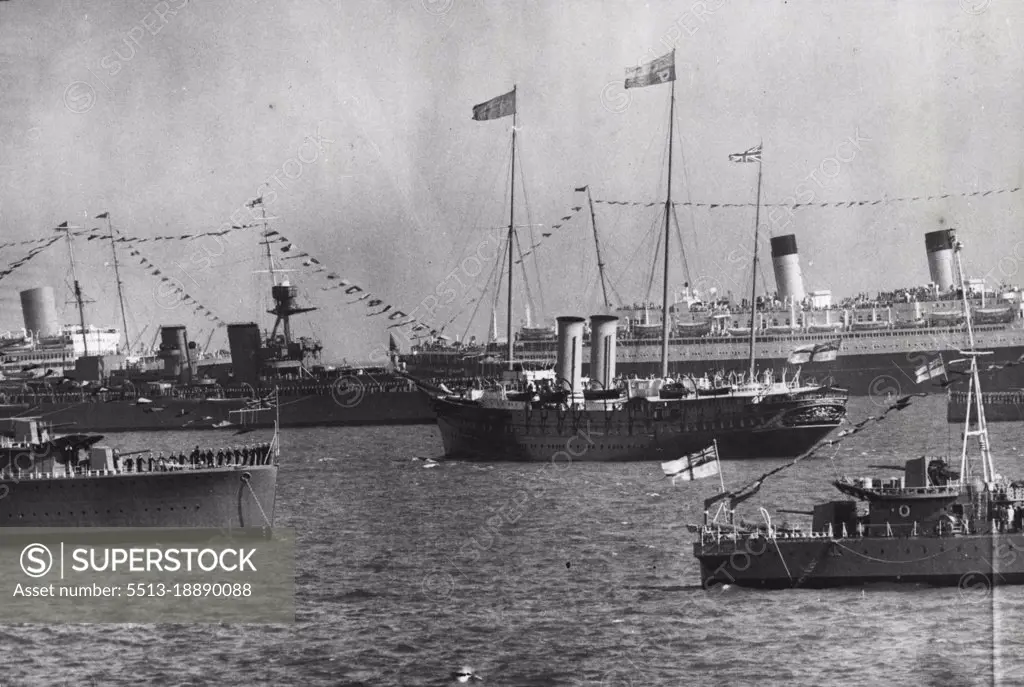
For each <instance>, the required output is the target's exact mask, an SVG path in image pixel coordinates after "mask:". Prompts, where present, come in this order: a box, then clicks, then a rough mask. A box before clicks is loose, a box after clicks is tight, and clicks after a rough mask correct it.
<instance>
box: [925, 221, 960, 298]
mask: <svg viewBox="0 0 1024 687" xmlns="http://www.w3.org/2000/svg"><path fill="white" fill-rule="evenodd" d="M924 249H925V251H927V253H928V274H929V275H931V279H932V282H934V283H936V284H938V285H939V291H949V289H950V288H952V286H953V283H954V281H953V230H952V229H939V230H938V231H930V232H928V233H927V234H925V235H924Z"/></svg>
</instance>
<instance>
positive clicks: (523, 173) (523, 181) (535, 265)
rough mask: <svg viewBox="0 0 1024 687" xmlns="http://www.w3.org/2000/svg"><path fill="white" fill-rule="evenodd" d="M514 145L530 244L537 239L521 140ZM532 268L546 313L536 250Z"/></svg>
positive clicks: (542, 308) (541, 305) (543, 310)
mask: <svg viewBox="0 0 1024 687" xmlns="http://www.w3.org/2000/svg"><path fill="white" fill-rule="evenodd" d="M520 138H521V137H520ZM516 145H517V146H518V152H519V155H518V156H517V159H518V160H519V188H520V190H521V191H522V193H523V205H525V206H526V224H527V227H528V228H529V230H530V245H531V246H532V245H533V244H535V243H536V242H537V241H536V236H535V234H534V226H533V213H532V212H531V210H530V198H529V196H528V195H527V191H526V165H525V164H523V163H524V160H525V157H526V156H525V155H523V144H522V141H521V140H517V141H516ZM518 241H519V239H518V238H516V242H517V243H518ZM520 257H522V256H520ZM533 270H534V272H536V273H537V295H538V297H539V298H540V310H541V313H542V314H547V307H546V306H545V304H544V280H543V279H541V272H540V264H539V263H538V262H537V251H534V252H533ZM523 279H524V280H525V279H526V262H525V261H524V262H523ZM531 305H532V304H531Z"/></svg>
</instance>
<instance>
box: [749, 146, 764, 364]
mask: <svg viewBox="0 0 1024 687" xmlns="http://www.w3.org/2000/svg"><path fill="white" fill-rule="evenodd" d="M761 148H763V144H762V146H761ZM760 228H761V155H758V156H757V209H756V210H754V267H753V269H752V270H751V271H750V381H751V382H753V381H754V340H755V338H756V336H757V335H756V334H755V332H756V331H757V330H756V320H757V244H758V242H759V241H758V240H759V236H758V233H759V230H760Z"/></svg>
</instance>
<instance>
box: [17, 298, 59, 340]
mask: <svg viewBox="0 0 1024 687" xmlns="http://www.w3.org/2000/svg"><path fill="white" fill-rule="evenodd" d="M21 314H22V316H23V317H24V318H25V329H26V330H27V331H28V333H29V335H30V336H33V337H44V336H56V335H57V334H59V333H60V324H59V323H58V320H57V305H56V301H55V300H54V298H53V287H50V286H40V287H39V288H37V289H28V290H26V291H22V292H21Z"/></svg>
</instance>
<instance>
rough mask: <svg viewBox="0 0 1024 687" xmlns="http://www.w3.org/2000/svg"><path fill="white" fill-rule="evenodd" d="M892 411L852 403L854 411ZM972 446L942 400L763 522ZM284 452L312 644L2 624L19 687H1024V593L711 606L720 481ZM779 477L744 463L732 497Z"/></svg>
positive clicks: (785, 598)
mask: <svg viewBox="0 0 1024 687" xmlns="http://www.w3.org/2000/svg"><path fill="white" fill-rule="evenodd" d="M879 410H880V408H879V407H878V406H876V405H873V404H872V402H871V400H870V399H854V401H853V402H852V407H851V412H850V417H851V419H853V420H854V421H856V420H858V419H860V418H862V417H865V416H866V415H868V414H872V413H875V412H877V411H879ZM991 429H992V434H993V444H994V451H995V456H996V461H997V468H998V469H1000V470H1001V471H1002V472H1003V473H1005V474H1008V475H1018V474H1019V475H1022V476H1024V469H1022V467H1024V466H1021V464H1020V457H1021V455H1022V453H1024V427H1022V426H1021V425H1019V424H1014V425H1010V424H994V425H993V426H992V428H991ZM250 436H252V437H254V438H263V437H265V436H266V434H265V433H264V434H260V433H254V434H252V435H250ZM958 436H959V428H958V427H948V426H947V424H946V422H945V399H944V398H941V397H937V398H929V399H924V400H922V399H915V403H914V405H912V406H911V407H910V408H908V409H906V410H904V411H902V412H901V413H893V414H892V415H890V417H889V419H887V420H886V421H885V422H882V423H878V424H874V425H872V426H870V427H869V430H868V431H865V432H862V433H861V434H858V435H857V436H856V437H854V438H852V439H850V440H849V441H847V442H846V443H844V444H842V445H841V448H840V450H839V451H838V452H837V453H836V455H835V456H834V457H830V455H831V454H830V453H829V454H825V455H823V456H820V457H816V458H814V459H810V460H807V461H804V462H802V463H800V464H798V465H797V466H795V467H794V468H792V469H791V470H789V471H787V472H783V473H781V474H780V475H779V476H778V477H777V478H776V479H774V480H772V481H769V482H767V483H766V484H765V486H764V488H763V489H762V490H761V492H760V493H759V494H758V496H757V497H755V499H752V500H751V501H750V502H748V503H747V504H745V505H744V507H745V508H746V509H747V512H746V513H744V514H745V515H746V516H747V517H750V518H754V517H757V507H758V506H762V505H763V506H765V507H766V508H768V509H769V510H770V511H772V512H773V513H774V512H775V510H776V509H778V508H794V509H807V508H809V507H810V506H811V505H813V503H814V502H815V501H817V500H819V499H821V498H831V495H832V493H833V492H834V490H833V489H832V488H831V487H830V485H829V480H830V479H833V478H834V477H836V476H837V475H840V474H859V473H862V472H866V473H867V474H879V471H878V470H867V469H866V468H865V466H867V465H869V464H877V463H899V462H901V461H902V460H903V459H905V458H907V457H915V456H918V455H923V454H930V455H942V454H945V453H947V452H955V453H957V454H958V447H957V446H956V442H957V439H958ZM283 439H284V441H283V445H284V454H283V456H282V467H281V472H280V479H279V488H278V500H277V523H276V524H277V525H279V526H284V527H293V528H295V529H296V530H297V532H298V541H299V546H298V570H297V573H296V582H297V584H296V588H297V594H298V599H297V607H298V612H297V618H296V623H295V625H294V626H274V627H267V626H244V627H238V626H153V625H148V626H147V625H137V626H108V625H95V626H19V627H6V628H0V641H2V642H3V646H4V651H3V655H4V660H3V665H4V668H5V670H4V671H3V673H2V674H0V684H3V685H22V684H25V685H36V684H62V683H64V682H67V683H73V684H86V685H88V684H97V685H138V684H145V683H152V684H173V685H192V684H222V685H250V684H277V685H434V684H448V683H449V681H450V679H449V677H448V676H449V673H450V672H451V671H453V670H455V669H457V668H459V667H460V666H462V665H468V666H472V667H473V669H474V670H475V671H476V673H477V674H478V675H480V676H481V677H483V678H484V680H485V682H484V683H482V684H485V685H606V686H611V685H700V684H707V685H719V684H721V685H748V684H749V685H754V684H756V685H822V684H846V685H881V684H922V685H924V684H931V685H988V684H1024V651H1022V649H1024V646H1022V645H1024V634H1022V633H1021V632H1020V631H1019V629H1020V627H1021V625H1022V624H1024V623H1022V615H1024V587H1019V588H1008V589H1003V588H1000V589H998V590H996V592H995V593H994V594H991V593H988V592H987V590H985V589H974V588H971V589H965V590H958V589H930V588H924V587H909V588H906V587H900V588H898V587H895V586H893V587H889V588H877V587H875V588H867V589H863V590H862V589H848V590H838V591H812V590H789V591H782V592H757V591H747V590H741V589H735V588H730V589H726V590H724V591H711V592H708V591H704V590H703V589H702V588H701V587H700V580H699V577H698V567H697V564H696V561H695V559H694V558H693V556H692V550H691V541H692V539H691V535H690V534H689V533H688V532H687V531H686V525H687V524H688V523H696V522H698V521H699V518H700V511H701V503H702V499H703V498H704V497H706V496H708V495H710V494H711V493H712V492H714V491H715V490H717V488H718V483H717V480H705V481H703V482H698V483H691V484H686V485H684V484H680V485H678V486H676V487H672V486H671V485H670V484H669V483H668V481H667V480H665V479H664V478H663V476H662V475H661V471H660V468H659V466H658V464H657V463H655V462H652V463H642V464H588V463H574V464H571V465H568V466H560V467H559V468H558V469H555V468H554V467H552V466H543V465H523V464H512V463H499V464H493V465H481V464H472V463H445V464H442V465H440V466H438V467H435V468H431V469H425V468H424V467H422V466H423V462H421V461H416V460H413V458H414V457H416V456H422V457H428V456H433V457H439V456H440V454H441V452H442V451H441V444H440V438H439V436H438V433H437V431H436V429H435V428H434V427H429V426H423V427H384V428H354V429H348V428H331V429H315V430H294V431H289V432H287V433H286V434H285V435H284V437H283ZM110 440H111V443H112V444H115V445H118V446H121V447H124V448H125V449H126V450H130V449H132V448H135V447H142V446H146V445H147V442H155V445H156V446H158V447H162V448H165V449H168V450H170V449H172V448H173V449H175V450H177V449H179V448H182V447H186V448H187V447H191V446H193V445H194V444H196V443H202V444H204V445H208V444H216V443H217V442H220V441H223V442H224V443H229V442H231V441H232V440H237V439H236V438H235V437H231V436H230V435H218V434H211V433H184V432H182V433H165V434H157V435H150V436H148V437H147V436H145V435H141V434H127V435H120V436H111V437H110ZM777 464H779V461H751V462H744V463H735V462H733V463H725V464H724V473H725V475H724V476H725V480H726V483H727V484H733V485H736V484H738V483H740V482H741V481H742V480H744V479H746V478H749V477H752V476H756V475H757V474H760V472H761V471H763V470H765V469H768V468H770V467H772V466H774V465H777ZM776 517H778V518H780V519H782V518H785V517H794V516H783V515H777V516H776ZM796 517H799V516H796Z"/></svg>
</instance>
